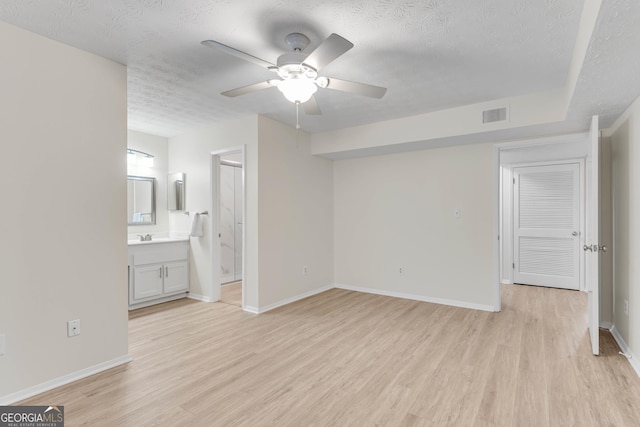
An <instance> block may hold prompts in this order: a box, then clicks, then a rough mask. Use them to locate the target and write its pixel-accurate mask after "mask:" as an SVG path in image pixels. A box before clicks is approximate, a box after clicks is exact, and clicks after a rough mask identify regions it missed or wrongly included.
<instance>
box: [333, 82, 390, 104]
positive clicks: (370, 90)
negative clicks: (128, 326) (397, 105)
mask: <svg viewBox="0 0 640 427" xmlns="http://www.w3.org/2000/svg"><path fill="white" fill-rule="evenodd" d="M327 88H329V89H333V90H340V91H342V92H349V93H355V94H356V95H362V96H369V97H371V98H378V99H380V98H382V97H383V96H384V94H385V93H387V88H386V87H380V86H373V85H368V84H365V83H356V82H350V81H348V80H340V79H334V78H329V84H328V85H327Z"/></svg>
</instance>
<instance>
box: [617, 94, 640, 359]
mask: <svg viewBox="0 0 640 427" xmlns="http://www.w3.org/2000/svg"><path fill="white" fill-rule="evenodd" d="M639 144H640V98H639V99H637V100H636V101H635V102H634V103H633V105H632V106H631V107H629V109H628V110H627V111H626V112H625V113H624V114H623V115H622V116H621V117H620V118H619V119H618V120H617V121H616V123H615V124H614V125H613V127H612V134H611V160H612V188H613V230H614V242H613V251H614V252H613V253H614V263H613V274H614V301H613V302H614V307H613V310H614V315H613V316H614V325H615V329H616V330H617V331H618V333H619V334H620V336H621V337H622V338H623V339H624V341H625V342H626V343H627V344H628V345H629V348H630V350H631V351H632V352H633V353H634V354H635V355H636V356H640V262H638V260H640V248H639V247H638V242H640V173H638V167H637V165H640V150H639V149H638V145H639ZM625 300H627V301H629V315H626V314H625V313H624V301H625ZM636 363H637V362H636Z"/></svg>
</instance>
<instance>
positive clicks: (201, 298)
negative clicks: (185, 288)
mask: <svg viewBox="0 0 640 427" xmlns="http://www.w3.org/2000/svg"><path fill="white" fill-rule="evenodd" d="M187 298H191V299H194V300H196V301H202V302H211V298H209V297H205V296H204V295H198V294H192V293H191V292H189V295H187Z"/></svg>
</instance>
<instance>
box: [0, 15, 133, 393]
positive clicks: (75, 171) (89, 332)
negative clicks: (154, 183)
mask: <svg viewBox="0 0 640 427" xmlns="http://www.w3.org/2000/svg"><path fill="white" fill-rule="evenodd" d="M0 50H1V51H2V55H3V61H2V69H1V70H0V73H1V74H2V78H1V79H0V93H1V94H2V102H0V122H1V123H0V141H2V155H1V156H0V180H1V182H3V194H2V200H3V202H2V209H0V227H1V229H0V236H2V238H1V239H0V271H2V281H1V284H0V334H4V335H6V354H5V355H2V356H0V402H10V401H15V400H17V399H18V398H21V397H25V395H27V394H30V393H34V392H35V391H41V390H38V389H37V387H38V386H39V385H42V384H43V383H46V382H48V381H54V380H56V379H58V378H61V377H65V378H68V376H69V375H72V374H73V373H76V372H77V371H80V370H83V369H91V367H95V366H96V365H100V364H110V363H121V362H122V361H124V360H127V243H126V241H125V239H124V236H125V234H126V231H127V224H126V158H125V150H126V139H127V135H126V123H127V98H126V70H125V67H124V66H122V65H119V64H116V63H114V62H111V61H108V60H106V59H103V58H100V57H97V56H95V55H92V54H89V53H86V52H83V51H80V50H78V49H75V48H71V47H69V46H66V45H63V44H60V43H57V42H54V41H52V40H49V39H46V38H43V37H41V36H38V35H35V34H33V33H29V32H26V31H24V30H21V29H18V28H16V27H13V26H10V25H7V24H5V23H2V22H0ZM72 319H80V320H81V332H82V333H81V335H80V336H77V337H73V338H67V325H66V323H67V321H68V320H72ZM102 366H104V365H102ZM54 382H55V381H54ZM51 384H53V383H49V385H51ZM0 404H1V403H0Z"/></svg>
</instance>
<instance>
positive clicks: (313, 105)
mask: <svg viewBox="0 0 640 427" xmlns="http://www.w3.org/2000/svg"><path fill="white" fill-rule="evenodd" d="M302 108H304V113H305V114H307V115H310V116H320V115H322V111H321V110H320V107H319V106H318V101H317V100H316V97H315V96H313V95H312V96H311V98H309V100H308V101H307V102H305V103H304V104H302Z"/></svg>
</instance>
